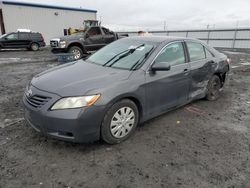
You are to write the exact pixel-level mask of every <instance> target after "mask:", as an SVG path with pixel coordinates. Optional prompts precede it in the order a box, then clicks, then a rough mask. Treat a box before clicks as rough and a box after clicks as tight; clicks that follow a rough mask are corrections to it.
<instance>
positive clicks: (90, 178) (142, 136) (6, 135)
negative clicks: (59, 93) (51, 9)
mask: <svg viewBox="0 0 250 188" xmlns="http://www.w3.org/2000/svg"><path fill="white" fill-rule="evenodd" d="M226 53H227V54H228V55H229V56H230V57H231V58H232V60H233V62H232V66H233V75H232V78H231V79H230V80H229V83H228V84H227V85H226V87H225V89H224V90H223V91H222V93H221V98H220V99H219V100H218V101H216V102H208V101H205V100H200V101H196V102H194V103H192V104H189V105H187V106H184V107H182V108H179V109H177V110H175V111H172V112H169V113H166V114H164V115H162V116H160V117H158V118H155V119H153V120H151V121H149V122H147V123H145V124H143V125H141V126H139V127H138V129H137V131H136V133H135V134H134V135H133V136H132V137H131V138H130V139H129V140H128V141H126V142H124V143H121V144H119V145H114V146H110V145H107V144H104V143H102V142H97V143H94V144H87V145H79V144H71V143H65V142H61V141H57V140H53V139H50V138H45V137H43V136H40V135H39V134H37V133H36V132H35V131H33V130H32V129H31V128H30V127H28V126H27V125H26V124H25V123H24V121H23V119H22V108H21V101H20V100H21V97H22V93H23V91H24V88H25V85H26V84H27V83H28V82H29V80H30V79H31V78H32V76H33V75H35V74H37V73H39V72H41V71H43V70H46V69H48V68H50V67H53V66H56V62H54V60H55V57H54V56H53V55H52V54H50V52H49V51H48V50H43V51H39V52H36V53H34V52H27V51H4V52H0V93H1V97H0V187H1V188H2V187H3V188H5V187H8V188H13V187H27V188H28V187H46V188H48V187H120V188H122V187H124V188H125V187H142V188H146V187H190V188H193V187H231V188H233V187H250V178H249V177H250V116H249V114H250V64H249V62H250V54H249V53H247V52H240V53H239V52H232V51H228V50H226ZM13 58H16V59H13ZM45 60H46V61H48V62H44V61H45Z"/></svg>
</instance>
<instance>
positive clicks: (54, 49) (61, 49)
mask: <svg viewBox="0 0 250 188" xmlns="http://www.w3.org/2000/svg"><path fill="white" fill-rule="evenodd" d="M51 52H52V53H54V54H57V53H67V52H68V49H67V48H52V50H51Z"/></svg>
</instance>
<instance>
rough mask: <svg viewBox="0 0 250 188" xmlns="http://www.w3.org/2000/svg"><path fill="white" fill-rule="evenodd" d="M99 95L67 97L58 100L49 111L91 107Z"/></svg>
mask: <svg viewBox="0 0 250 188" xmlns="http://www.w3.org/2000/svg"><path fill="white" fill-rule="evenodd" d="M100 96H101V95H100V94H98V95H91V96H82V97H67V98H62V99H60V100H58V101H57V102H56V103H55V104H54V105H53V106H52V107H51V110H61V109H72V108H81V107H86V106H91V105H92V104H94V103H95V102H96V101H97V100H98V99H99V97H100Z"/></svg>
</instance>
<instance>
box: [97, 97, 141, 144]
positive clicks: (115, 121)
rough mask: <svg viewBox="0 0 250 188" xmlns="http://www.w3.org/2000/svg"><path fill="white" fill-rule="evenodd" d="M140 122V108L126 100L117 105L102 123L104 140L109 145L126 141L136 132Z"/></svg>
mask: <svg viewBox="0 0 250 188" xmlns="http://www.w3.org/2000/svg"><path fill="white" fill-rule="evenodd" d="M138 120H139V112H138V108H137V106H136V105H135V103H134V102H133V101H131V100H128V99H124V100H121V101H119V102H117V103H115V104H114V105H113V106H112V107H111V108H110V109H109V111H108V112H107V114H106V115H105V117H104V120H103V122H102V127H101V136H102V139H103V140H104V141H105V142H107V143H109V144H117V143H120V142H122V141H124V140H126V139H127V138H128V137H129V136H131V135H132V134H133V132H134V131H135V129H136V127H137V124H138Z"/></svg>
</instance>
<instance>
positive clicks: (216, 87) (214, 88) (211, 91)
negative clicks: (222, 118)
mask: <svg viewBox="0 0 250 188" xmlns="http://www.w3.org/2000/svg"><path fill="white" fill-rule="evenodd" d="M220 88H221V80H220V78H219V77H218V76H217V75H214V76H213V77H212V78H211V79H210V80H209V82H208V86H207V90H208V92H207V95H206V99H207V100H209V101H215V100H217V99H218V98H219V97H220Z"/></svg>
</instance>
